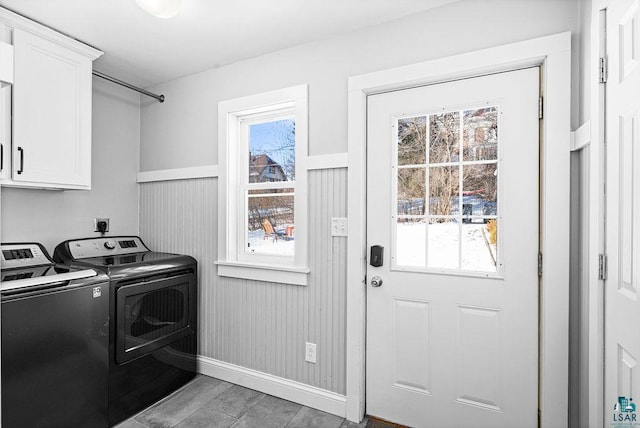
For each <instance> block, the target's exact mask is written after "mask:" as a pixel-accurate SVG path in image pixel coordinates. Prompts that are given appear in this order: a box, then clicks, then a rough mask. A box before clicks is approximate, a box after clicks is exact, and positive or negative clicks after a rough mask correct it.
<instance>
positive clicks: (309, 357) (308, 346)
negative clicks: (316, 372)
mask: <svg viewBox="0 0 640 428" xmlns="http://www.w3.org/2000/svg"><path fill="white" fill-rule="evenodd" d="M304 360H305V361H306V362H308V363H314V364H315V363H316V344H315V343H309V342H306V343H305V348H304Z"/></svg>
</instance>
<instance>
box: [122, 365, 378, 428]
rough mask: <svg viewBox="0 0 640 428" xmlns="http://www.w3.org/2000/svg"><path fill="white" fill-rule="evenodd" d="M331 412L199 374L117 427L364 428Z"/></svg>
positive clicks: (364, 425)
mask: <svg viewBox="0 0 640 428" xmlns="http://www.w3.org/2000/svg"><path fill="white" fill-rule="evenodd" d="M366 426H367V421H366V420H365V421H363V422H362V423H360V424H356V423H353V422H349V421H346V420H345V419H343V418H340V417H338V416H335V415H331V414H329V413H324V412H321V411H319V410H315V409H311V408H309V407H306V406H302V405H300V404H296V403H292V402H291V401H286V400H282V399H280V398H276V397H273V396H271V395H266V394H263V393H261V392H258V391H254V390H252V389H248V388H244V387H241V386H238V385H234V384H231V383H228V382H224V381H221V380H218V379H214V378H211V377H208V376H203V375H198V376H197V377H196V378H195V379H194V380H193V381H191V382H190V383H189V384H187V385H185V386H184V387H183V388H181V389H180V390H178V391H177V392H175V393H174V394H172V395H170V396H169V397H167V398H165V399H164V400H162V401H160V402H158V403H156V404H154V405H153V406H151V407H149V408H148V409H146V410H144V411H142V412H141V413H138V414H137V415H135V416H134V417H132V418H131V419H128V420H126V421H124V422H122V423H121V424H119V425H117V427H116V428H173V427H175V428H185V427H193V428H200V427H212V428H213V427H215V428H218V427H219V428H227V427H233V428H251V427H256V428H258V427H259V428H279V427H283V428H284V427H286V428H303V427H304V428H325V427H326V428H364V427H366Z"/></svg>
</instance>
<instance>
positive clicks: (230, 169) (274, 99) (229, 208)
mask: <svg viewBox="0 0 640 428" xmlns="http://www.w3.org/2000/svg"><path fill="white" fill-rule="evenodd" d="M286 117H288V118H294V119H295V126H296V134H295V150H296V153H295V169H296V177H295V182H294V185H293V186H290V187H293V188H294V223H295V227H296V231H295V241H294V245H295V250H294V252H295V254H294V255H293V256H291V257H290V256H278V255H265V254H260V253H258V254H251V253H248V252H247V251H245V248H244V247H245V246H246V239H247V237H246V233H247V232H246V231H247V226H246V224H247V216H246V213H247V206H246V205H247V199H246V195H245V193H244V191H243V188H244V187H246V183H248V182H249V177H248V174H249V166H248V149H249V147H248V145H249V140H248V129H249V126H250V125H252V124H255V123H263V122H268V121H269V120H279V119H283V118H286ZM245 152H246V153H245ZM307 156H308V87H307V85H298V86H293V87H289V88H284V89H279V90H275V91H270V92H264V93H261V94H256V95H249V96H246V97H241V98H235V99H231V100H226V101H221V102H219V103H218V164H219V165H218V166H219V178H218V183H219V186H218V260H217V261H216V262H215V263H216V265H217V266H218V275H219V276H227V277H234V278H243V279H253V280H260V281H269V282H279V283H287V284H295V285H307V282H308V273H309V272H310V270H309V268H308V267H307V264H308V235H309V230H308V208H307V207H308V188H307V164H306V161H307ZM243 174H244V175H243ZM245 176H246V180H244V179H243V177H245ZM243 180H244V181H246V183H245V182H244V181H243Z"/></svg>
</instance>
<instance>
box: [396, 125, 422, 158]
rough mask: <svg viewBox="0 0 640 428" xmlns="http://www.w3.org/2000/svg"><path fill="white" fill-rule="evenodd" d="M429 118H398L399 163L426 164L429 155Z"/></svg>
mask: <svg viewBox="0 0 640 428" xmlns="http://www.w3.org/2000/svg"><path fill="white" fill-rule="evenodd" d="M426 150H427V118H426V117H425V116H418V117H409V118H406V119H400V120H398V165H424V164H425V162H426V161H427V160H426V157H427V151H426Z"/></svg>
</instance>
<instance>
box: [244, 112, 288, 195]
mask: <svg viewBox="0 0 640 428" xmlns="http://www.w3.org/2000/svg"><path fill="white" fill-rule="evenodd" d="M295 135H296V125H295V120H294V119H283V120H276V121H273V122H265V123H258V124H255V125H250V126H249V183H264V182H274V181H294V180H295V179H296V168H295V160H296V139H295Z"/></svg>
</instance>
